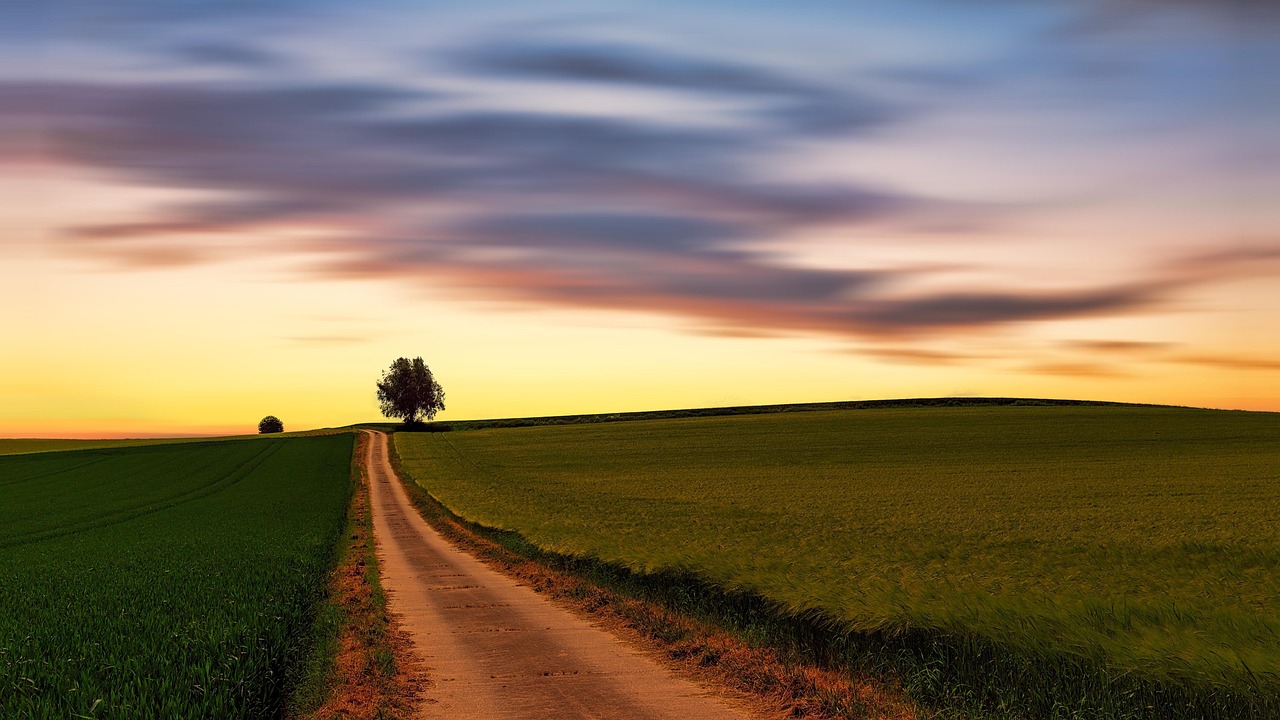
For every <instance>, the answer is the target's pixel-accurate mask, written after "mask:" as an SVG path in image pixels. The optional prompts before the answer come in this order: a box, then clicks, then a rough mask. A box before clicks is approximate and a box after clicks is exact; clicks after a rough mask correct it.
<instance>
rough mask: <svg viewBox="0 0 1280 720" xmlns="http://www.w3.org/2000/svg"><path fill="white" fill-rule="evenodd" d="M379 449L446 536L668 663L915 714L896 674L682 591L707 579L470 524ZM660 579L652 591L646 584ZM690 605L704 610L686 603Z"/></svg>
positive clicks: (791, 696)
mask: <svg viewBox="0 0 1280 720" xmlns="http://www.w3.org/2000/svg"><path fill="white" fill-rule="evenodd" d="M388 448H389V452H390V459H391V463H392V465H393V466H394V467H395V469H396V472H397V474H398V475H399V477H400V480H401V483H402V485H403V486H404V488H405V491H406V492H407V494H408V496H409V499H410V500H411V501H412V502H413V504H414V506H415V507H416V508H417V509H418V511H419V512H420V514H421V515H422V517H423V518H424V519H425V520H426V521H427V522H428V523H430V524H431V525H432V527H434V528H435V529H436V530H437V531H439V532H440V533H441V534H443V535H444V536H445V537H446V538H448V539H449V540H450V541H452V542H454V543H456V544H458V545H459V546H461V547H463V548H465V549H467V550H468V551H470V552H471V553H473V554H475V555H476V556H477V557H479V558H481V559H482V560H484V561H486V562H489V563H491V564H493V565H496V566H497V567H499V568H500V569H501V570H503V571H504V572H506V573H508V574H510V575H514V576H516V577H519V578H520V579H521V580H524V581H525V582H526V583H528V585H529V586H530V587H531V588H533V589H534V590H535V591H536V592H541V593H546V594H547V595H550V596H551V597H555V598H557V599H558V600H560V601H562V602H566V603H568V604H569V605H570V606H572V607H574V608H576V609H577V610H579V611H583V612H586V613H589V614H591V615H593V616H594V617H595V619H596V620H597V621H600V622H601V623H602V624H604V625H606V626H609V627H611V628H612V629H613V630H615V631H616V632H621V633H622V634H624V635H626V636H629V637H630V638H631V639H632V640H638V641H640V642H641V643H642V644H644V645H647V646H649V647H650V648H653V649H655V650H657V651H659V652H661V653H662V654H663V655H664V656H665V657H666V658H667V660H668V661H669V663H670V664H672V665H675V666H677V667H679V668H680V669H681V670H683V671H684V672H686V673H688V674H690V675H693V676H694V677H697V678H699V679H700V680H703V681H707V682H712V683H715V684H718V685H721V686H724V687H727V688H729V689H730V690H731V691H734V692H736V693H739V694H741V695H742V696H744V697H746V698H747V699H748V700H749V701H754V702H755V703H757V704H763V705H765V706H768V707H770V708H771V709H783V710H785V711H786V712H787V714H788V715H789V716H791V717H806V718H885V719H888V718H894V719H903V720H906V719H908V718H917V717H921V716H922V715H923V713H921V712H920V709H919V708H918V707H917V706H916V705H915V704H913V703H912V702H910V701H909V700H907V698H906V695H905V694H904V693H903V691H902V688H900V687H899V686H897V684H896V683H895V682H893V681H886V680H885V679H883V677H881V676H875V675H871V674H867V673H850V672H847V671H845V670H839V669H833V668H829V667H822V666H820V665H819V664H817V663H815V662H813V659H812V658H810V657H808V656H806V655H805V654H804V653H801V652H797V651H796V648H794V647H790V648H789V647H786V646H784V645H782V644H780V643H770V642H768V641H767V640H768V638H764V637H761V636H759V635H758V633H756V632H755V630H758V629H759V624H758V623H755V622H752V623H748V624H746V625H744V624H742V623H737V624H735V623H732V622H724V620H725V619H726V618H724V617H720V616H719V615H718V613H717V612H716V611H717V610H718V609H719V606H718V605H717V603H715V602H714V601H712V602H710V603H696V602H690V601H691V600H692V596H691V595H686V594H687V593H693V594H697V593H701V592H703V591H705V590H707V589H708V588H705V587H702V586H697V587H692V586H688V585H681V584H662V583H661V582H660V583H659V585H654V586H651V582H652V580H653V579H652V578H646V577H642V576H640V575H637V574H635V573H632V572H630V571H628V570H626V569H624V568H620V567H616V566H611V565H608V564H607V563H602V562H599V561H595V560H590V559H581V558H571V557H568V556H564V555H559V554H557V553H549V552H546V551H543V550H541V549H539V548H538V547H536V546H534V545H533V544H532V543H530V542H528V541H527V540H525V539H524V538H523V537H522V536H520V535H519V534H518V533H514V532H508V531H501V530H494V529H492V528H488V527H484V526H482V525H477V524H475V523H470V522H468V521H466V520H464V519H462V518H460V517H458V516H457V515H455V514H454V513H452V512H451V511H450V510H449V509H448V508H446V507H445V506H444V505H442V504H440V503H439V502H438V501H437V500H436V499H435V498H434V497H432V496H431V494H430V493H429V492H427V490H426V489H425V488H423V487H422V486H420V485H418V484H417V483H415V482H413V481H412V480H411V479H409V478H410V476H409V475H408V474H407V473H406V472H405V471H404V470H403V468H402V466H401V463H400V457H399V455H398V454H397V453H396V449H395V443H388ZM663 582H665V578H664V579H663ZM659 587H661V591H660V592H655V590H656V589H658V588H659ZM704 605H705V607H702V606H704ZM695 608H698V609H702V610H710V612H705V611H704V612H690V610H694V609H695ZM737 619H739V620H742V619H744V618H737Z"/></svg>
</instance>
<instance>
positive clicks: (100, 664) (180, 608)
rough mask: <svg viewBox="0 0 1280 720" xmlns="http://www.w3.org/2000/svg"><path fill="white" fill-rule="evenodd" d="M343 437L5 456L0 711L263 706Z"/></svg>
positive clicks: (306, 627) (329, 541)
mask: <svg viewBox="0 0 1280 720" xmlns="http://www.w3.org/2000/svg"><path fill="white" fill-rule="evenodd" d="M352 441H353V436H352V435H351V434H342V435H329V436H323V437H305V438H289V439H280V438H278V437H273V438H270V439H266V438H264V439H253V440H243V441H227V442H204V443H181V444H159V445H149V446H142V447H127V448H111V449H96V450H78V451H67V452H46V453H38V454H30V455H10V456H5V457H0V498H3V502H0V717H3V718H13V719H15V720H17V719H21V718H54V717H59V718H70V717H92V718H214V717H272V716H275V715H277V714H278V712H279V709H280V706H281V703H282V701H283V698H284V696H285V693H286V692H287V691H288V689H289V687H290V683H291V682H293V681H294V679H295V678H294V677H293V673H294V672H295V670H296V668H295V666H296V665H297V661H298V660H299V659H300V658H301V657H302V656H303V655H304V654H305V653H306V652H307V650H308V648H307V638H308V636H309V632H310V627H311V620H312V613H313V611H314V610H315V608H316V603H317V601H318V600H319V599H320V598H321V597H322V596H323V592H324V588H325V582H326V577H327V574H328V570H329V567H330V565H331V561H332V559H333V548H334V545H335V542H336V541H337V539H338V536H339V534H340V533H341V530H342V527H343V522H344V518H345V513H346V508H347V501H348V498H349V493H350V461H351V448H352Z"/></svg>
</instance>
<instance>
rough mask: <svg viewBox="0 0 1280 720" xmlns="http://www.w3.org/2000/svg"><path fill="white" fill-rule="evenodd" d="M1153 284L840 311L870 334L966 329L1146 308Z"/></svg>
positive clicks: (933, 297) (873, 304)
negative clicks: (844, 312)
mask: <svg viewBox="0 0 1280 720" xmlns="http://www.w3.org/2000/svg"><path fill="white" fill-rule="evenodd" d="M1159 291H1160V287H1159V286H1157V285H1147V284H1133V285H1121V286H1116V287H1102V288H1084V289H1081V290H1076V291H1069V292H1054V293H1044V292H944V293H934V294H928V295H920V296H916V297H906V298H900V299H878V300H872V301H867V302H862V303H857V304H855V306H854V307H853V308H852V309H851V310H850V311H848V312H847V313H846V314H845V317H847V318H848V319H849V321H850V322H851V323H852V324H853V325H854V326H856V327H858V328H861V329H862V330H864V331H866V332H870V333H886V334H892V333H894V332H896V331H902V332H910V331H917V332H918V331H925V330H930V329H933V330H937V329H945V328H972V327H982V326H987V325H1000V324H1007V323H1014V322H1027V321H1034V320H1053V319H1062V318H1078V317H1089V316H1097V315H1115V314H1121V313H1125V312H1130V311H1134V310H1138V309H1141V308H1145V307H1149V306H1150V305H1152V304H1153V303H1155V302H1156V300H1157V299H1158V298H1159V297H1160V292H1159Z"/></svg>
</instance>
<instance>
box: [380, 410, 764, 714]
mask: <svg viewBox="0 0 1280 720" xmlns="http://www.w3.org/2000/svg"><path fill="white" fill-rule="evenodd" d="M371 434H372V435H373V437H372V442H370V443H369V445H368V447H369V451H368V452H369V456H368V457H367V458H366V463H367V465H366V466H367V467H368V469H369V481H370V493H371V496H372V505H373V519H374V536H375V537H376V538H377V541H378V545H379V548H378V554H379V558H380V561H381V564H382V582H383V585H384V586H385V587H386V590H387V595H388V603H389V605H390V608H391V610H392V611H393V612H395V613H396V614H398V615H399V617H400V619H401V623H402V625H403V627H404V628H405V629H406V630H408V631H409V633H410V634H411V635H412V637H413V642H414V645H415V646H416V650H417V652H418V654H419V655H420V656H422V657H423V658H424V659H425V661H426V665H427V672H428V674H429V677H430V682H429V685H428V688H427V697H428V701H427V702H426V703H425V704H424V707H423V709H422V715H421V717H424V718H449V719H450V720H467V719H470V718H475V719H477V720H481V719H483V720H500V719H502V718H521V719H529V720H534V719H538V718H556V719H557V720H559V719H569V718H597V719H601V720H603V719H614V718H616V719H617V720H624V719H625V720H659V719H665V718H671V719H672V720H675V719H677V718H679V719H680V720H699V719H703V718H705V719H706V720H746V719H748V718H756V717H758V716H756V715H753V714H749V713H748V712H747V711H745V710H742V709H739V708H736V707H733V706H731V705H730V704H729V703H728V702H727V701H725V700H723V699H720V698H717V697H714V696H712V695H710V694H709V693H708V692H707V691H705V690H703V689H701V688H699V687H698V686H696V685H694V684H693V683H691V682H689V681H687V680H683V679H681V678H678V677H676V676H674V675H672V674H671V673H670V672H669V671H668V670H666V669H665V668H663V667H661V666H660V665H658V664H657V663H656V662H654V661H653V660H651V659H649V658H648V657H646V656H645V655H643V654H641V653H640V652H638V651H637V650H634V649H632V648H631V647H629V646H627V645H625V644H623V643H622V642H621V641H619V640H618V639H617V638H615V637H613V636H612V635H610V634H609V633H608V632H606V631H604V630H602V629H600V628H597V627H594V626H593V625H591V624H590V623H589V622H587V621H586V620H584V619H582V618H580V617H578V616H576V615H573V614H571V613H569V612H568V611H566V610H564V609H561V608H559V607H557V606H555V605H553V604H552V603H551V602H549V601H548V600H546V599H545V598H543V597H542V596H541V595H538V594H537V593H535V592H533V591H532V590H530V589H529V588H527V587H524V586H523V585H520V584H519V583H517V582H516V581H515V580H513V579H511V578H508V577H506V576H505V575H502V574H500V573H498V572H496V571H494V570H492V569H490V568H489V567H488V566H486V565H485V564H484V563H481V562H480V561H479V560H476V559H475V558H473V557H472V556H470V555H468V554H466V553H464V552H462V551H460V550H457V549H456V548H454V547H453V546H452V545H450V544H449V543H448V542H447V541H446V540H444V539H443V538H442V537H441V536H440V535H439V534H438V533H436V531H435V530H433V529H432V528H431V527H430V526H429V525H427V523H426V522H425V521H424V520H423V519H422V518H421V517H420V516H419V515H418V513H417V512H416V511H415V510H414V509H413V506H412V505H410V503H409V499H408V497H407V496H406V495H405V492H404V488H402V487H401V486H400V482H399V480H397V479H396V478H395V476H394V475H393V472H394V471H393V470H392V469H391V466H390V464H389V463H388V462H387V447H386V444H387V436H386V435H384V434H382V433H371Z"/></svg>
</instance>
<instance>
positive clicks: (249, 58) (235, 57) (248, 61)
mask: <svg viewBox="0 0 1280 720" xmlns="http://www.w3.org/2000/svg"><path fill="white" fill-rule="evenodd" d="M169 54H170V55H171V56H172V57H173V58H174V59H176V60H177V61H178V62H181V63H194V64H197V65H201V66H208V65H213V66H227V67H239V68H245V69H248V70H279V69H283V68H284V67H285V66H286V65H287V64H288V63H287V62H286V61H285V59H284V58H283V57H282V56H281V55H278V54H276V53H274V52H271V51H269V50H265V49H263V48H261V47H257V46H254V45H249V44H246V43H240V42H229V41H224V40H205V41H199V42H191V43H187V44H184V45H179V46H177V47H174V48H172V49H171V50H170V52H169Z"/></svg>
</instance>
